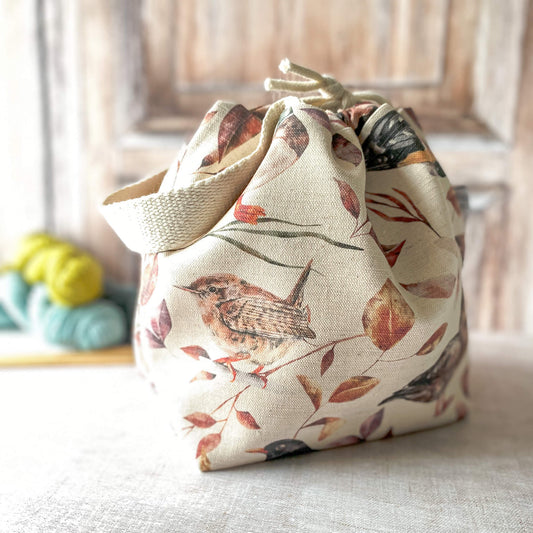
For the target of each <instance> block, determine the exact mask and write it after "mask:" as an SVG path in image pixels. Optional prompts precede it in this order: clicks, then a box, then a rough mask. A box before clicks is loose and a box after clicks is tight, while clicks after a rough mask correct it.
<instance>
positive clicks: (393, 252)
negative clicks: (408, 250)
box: [378, 239, 405, 268]
mask: <svg viewBox="0 0 533 533" xmlns="http://www.w3.org/2000/svg"><path fill="white" fill-rule="evenodd" d="M378 244H379V243H378ZM404 244H405V239H404V240H403V241H402V242H400V243H398V244H380V246H381V250H382V251H383V255H384V256H385V259H386V260H387V262H388V263H389V266H390V267H391V268H392V267H393V266H394V265H395V264H396V261H397V260H398V257H399V256H400V252H401V251H402V248H403V245H404Z"/></svg>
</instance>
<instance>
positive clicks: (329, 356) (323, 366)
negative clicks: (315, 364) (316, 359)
mask: <svg viewBox="0 0 533 533" xmlns="http://www.w3.org/2000/svg"><path fill="white" fill-rule="evenodd" d="M334 357H335V352H334V351H333V348H330V349H329V350H328V351H327V352H326V353H325V354H324V357H322V362H321V363H320V375H321V376H323V375H324V374H325V373H326V371H327V369H328V368H329V367H330V366H331V364H332V363H333V359H334Z"/></svg>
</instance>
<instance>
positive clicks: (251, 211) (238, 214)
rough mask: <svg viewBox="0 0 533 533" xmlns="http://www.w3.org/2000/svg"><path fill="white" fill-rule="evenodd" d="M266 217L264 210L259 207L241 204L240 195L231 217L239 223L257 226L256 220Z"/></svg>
mask: <svg viewBox="0 0 533 533" xmlns="http://www.w3.org/2000/svg"><path fill="white" fill-rule="evenodd" d="M265 215H266V213H265V210H264V209H263V208H262V207H261V206H259V205H245V204H243V203H242V194H241V196H239V198H238V200H237V203H236V204H235V209H234V211H233V216H234V217H235V218H236V219H237V220H239V221H240V222H246V223H247V224H254V225H257V219H258V218H259V217H264V216H265Z"/></svg>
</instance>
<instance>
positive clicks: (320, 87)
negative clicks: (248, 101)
mask: <svg viewBox="0 0 533 533" xmlns="http://www.w3.org/2000/svg"><path fill="white" fill-rule="evenodd" d="M279 69H280V70H281V72H283V73H284V74H287V73H289V72H291V73H293V74H297V75H298V76H301V77H302V78H306V81H297V80H280V79H272V78H267V79H266V80H265V90H267V91H287V92H295V93H308V92H312V91H318V92H320V94H321V95H322V96H323V97H324V99H325V100H326V101H328V100H329V101H332V102H331V103H333V102H338V103H339V105H338V108H339V109H346V108H348V107H350V106H352V105H355V104H357V103H359V102H362V101H366V100H371V101H373V102H376V103H378V104H386V103H389V101H388V100H387V99H386V98H384V97H383V96H381V95H379V94H376V93H373V92H370V91H361V92H357V93H351V92H350V91H347V90H346V89H345V88H344V87H343V86H342V85H341V84H340V83H339V82H338V81H337V80H336V79H335V78H333V77H332V76H328V75H327V74H319V73H318V72H315V71H314V70H311V69H308V68H306V67H302V66H300V65H297V64H296V63H292V62H291V61H289V59H283V60H282V61H281V63H280V64H279ZM305 100H307V101H309V103H318V102H317V99H316V98H313V97H308V98H306V99H305Z"/></svg>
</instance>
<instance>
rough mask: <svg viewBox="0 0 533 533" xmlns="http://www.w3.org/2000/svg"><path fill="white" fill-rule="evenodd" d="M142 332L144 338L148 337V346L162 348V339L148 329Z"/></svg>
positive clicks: (163, 345)
mask: <svg viewBox="0 0 533 533" xmlns="http://www.w3.org/2000/svg"><path fill="white" fill-rule="evenodd" d="M144 334H145V335H146V338H147V339H148V344H149V346H150V348H164V347H165V344H164V343H163V341H162V340H161V339H160V338H159V337H157V336H156V335H154V334H153V333H152V332H151V331H150V330H149V329H146V330H145V331H144Z"/></svg>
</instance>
